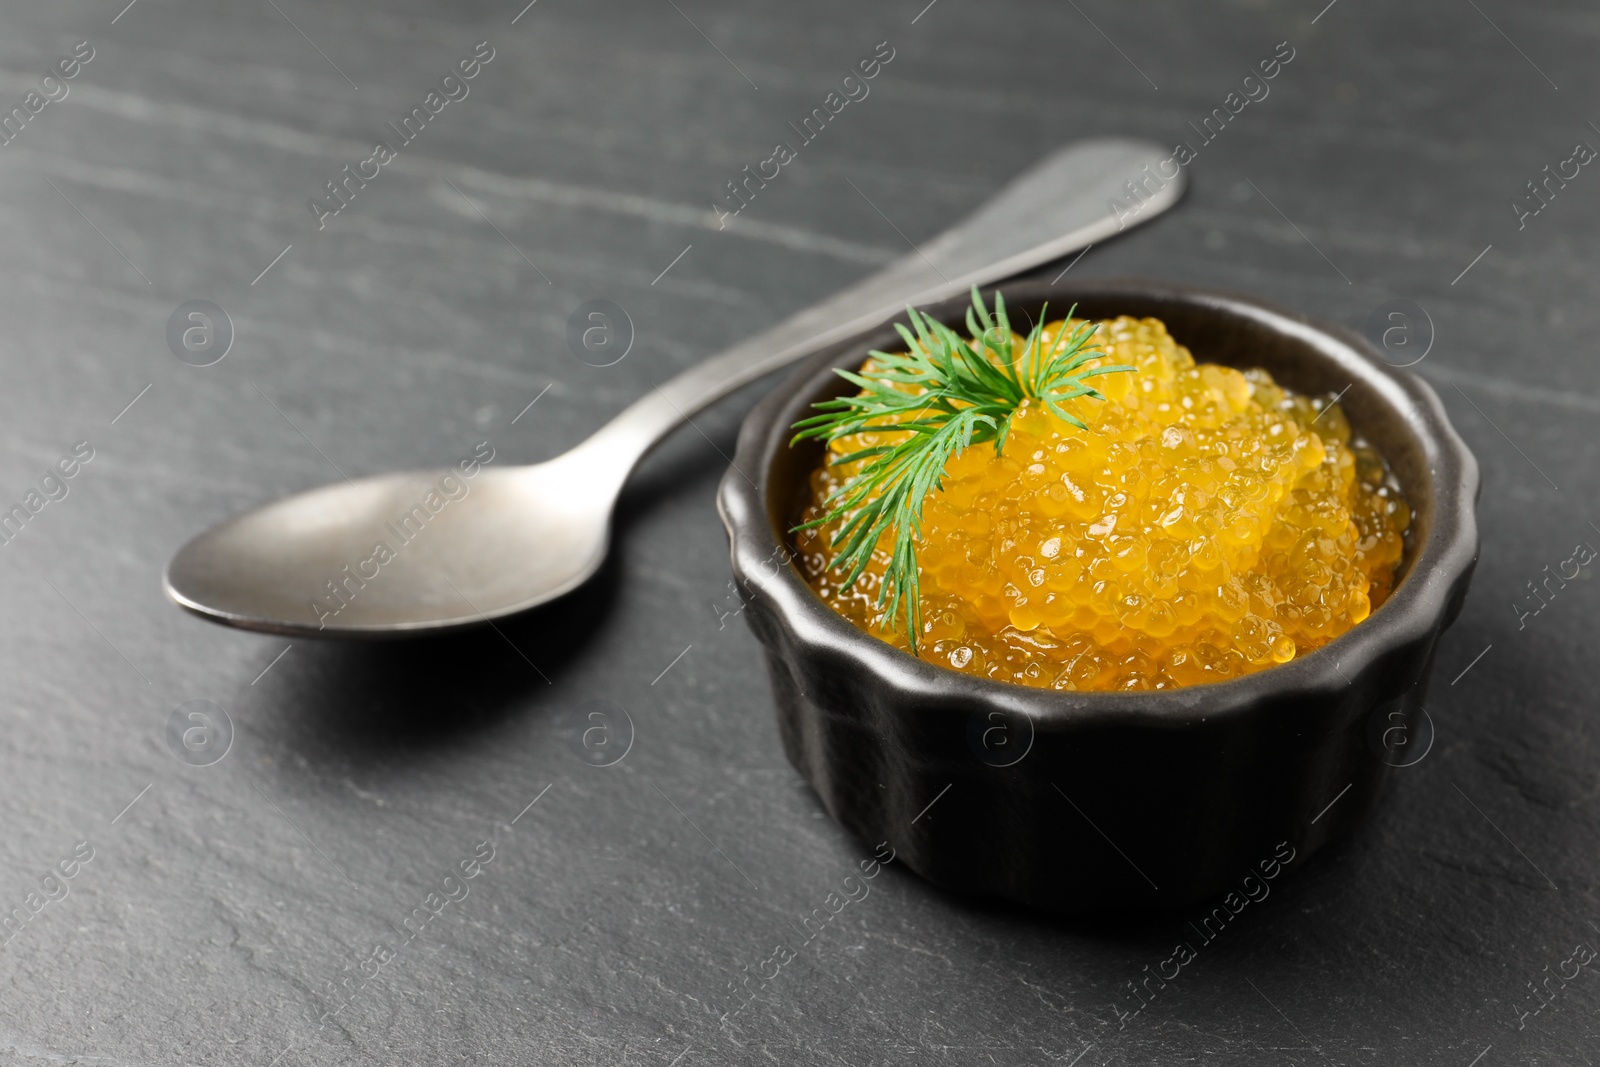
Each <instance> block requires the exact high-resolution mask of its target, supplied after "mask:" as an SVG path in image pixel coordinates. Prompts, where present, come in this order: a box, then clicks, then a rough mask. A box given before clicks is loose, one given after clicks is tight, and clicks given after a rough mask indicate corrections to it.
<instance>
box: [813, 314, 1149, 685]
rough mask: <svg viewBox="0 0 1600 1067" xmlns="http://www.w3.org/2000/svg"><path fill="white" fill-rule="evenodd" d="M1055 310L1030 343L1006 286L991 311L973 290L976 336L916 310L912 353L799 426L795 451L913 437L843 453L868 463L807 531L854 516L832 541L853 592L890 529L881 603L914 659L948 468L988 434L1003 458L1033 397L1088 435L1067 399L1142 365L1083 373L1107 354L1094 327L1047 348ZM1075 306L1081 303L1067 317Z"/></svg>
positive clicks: (880, 362)
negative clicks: (927, 543) (934, 501)
mask: <svg viewBox="0 0 1600 1067" xmlns="http://www.w3.org/2000/svg"><path fill="white" fill-rule="evenodd" d="M1047 307H1048V305H1047ZM1045 310H1046V309H1045V308H1041V309H1040V312H1039V321H1038V324H1037V325H1035V326H1034V327H1033V329H1032V330H1031V331H1029V333H1028V335H1027V337H1026V338H1024V339H1022V340H1020V341H1019V340H1018V338H1017V337H1016V335H1015V334H1013V333H1012V331H1011V322H1010V320H1009V319H1008V318H1007V316H1006V305H1005V300H1004V298H1003V297H1001V295H1000V294H999V293H998V292H997V293H995V297H994V311H993V313H991V312H990V311H989V309H988V308H987V307H985V306H984V303H983V298H982V297H981V296H979V294H978V289H977V286H973V289H972V307H971V308H969V309H968V310H967V319H966V325H967V330H968V332H969V333H970V334H971V335H972V336H971V340H968V339H966V338H963V337H962V336H961V335H960V334H958V333H957V332H956V331H954V330H952V329H951V328H950V327H948V326H945V325H944V324H943V323H940V322H935V321H934V320H933V319H931V318H929V317H928V316H926V315H923V314H919V313H918V312H917V311H916V310H915V309H913V308H909V307H908V308H907V309H906V317H907V318H908V319H909V320H910V322H911V326H912V328H913V329H915V331H916V333H915V334H913V333H912V331H911V330H908V329H907V328H906V327H905V326H904V325H902V324H900V323H896V324H895V329H896V330H897V331H899V333H900V336H901V337H902V338H904V340H905V342H906V347H907V349H908V351H907V352H904V353H898V354H896V353H888V352H876V351H875V352H873V353H872V359H873V362H874V364H875V369H874V370H873V371H872V372H871V373H870V374H858V373H856V372H854V371H848V370H835V372H834V373H836V374H838V375H839V376H840V377H841V378H843V379H845V381H847V382H849V383H850V384H851V385H854V386H856V387H857V388H859V389H860V390H861V392H860V394H858V395H854V396H841V397H838V398H836V399H833V400H823V401H819V402H818V403H816V404H813V405H812V407H814V408H816V410H817V411H818V412H820V414H817V415H812V416H810V417H809V418H805V419H801V420H800V421H799V422H797V423H795V424H794V429H795V430H797V431H798V432H797V433H796V434H795V435H794V438H793V439H792V440H791V441H790V442H789V443H790V445H791V446H792V445H794V444H795V443H797V442H799V441H804V440H807V439H810V438H821V439H824V440H826V441H827V442H828V443H832V442H833V441H836V440H838V439H839V438H841V437H850V436H853V435H855V434H862V433H885V434H895V435H905V436H904V437H903V438H902V439H900V440H898V441H897V442H896V443H894V444H878V445H872V446H870V447H868V448H862V449H858V450H856V451H854V452H850V453H848V454H847V455H842V456H838V457H834V458H833V459H831V461H830V462H832V463H834V464H843V463H854V462H857V461H862V460H865V461H866V462H865V463H863V465H862V467H861V469H860V471H859V472H858V473H857V474H855V475H854V476H853V477H852V478H851V479H850V480H849V481H848V482H846V483H845V484H844V485H842V486H840V487H839V488H838V489H837V490H835V491H834V492H833V493H832V494H831V495H829V497H828V499H827V500H825V501H823V505H824V506H825V507H827V508H828V509H829V510H828V513H827V514H826V515H824V516H823V517H822V518H820V519H816V520H813V521H812V522H808V523H804V524H802V525H800V526H797V527H795V530H796V531H797V532H798V531H800V530H807V529H811V528H813V527H817V526H822V525H824V524H826V523H830V522H833V521H834V520H836V519H839V518H843V519H844V524H843V525H842V526H841V527H840V528H839V531H838V533H836V534H835V535H834V537H833V542H832V547H834V548H835V549H838V552H837V555H836V556H835V557H834V561H833V566H834V567H837V568H840V569H848V571H849V574H848V577H846V578H845V580H844V586H843V587H844V588H849V587H850V586H851V585H852V584H854V583H855V581H856V579H857V578H859V577H860V576H861V574H862V572H863V571H865V570H866V568H867V564H868V563H869V562H870V561H871V559H872V553H873V550H874V549H875V548H876V547H877V545H878V542H879V540H880V539H881V538H882V537H883V535H884V534H885V532H888V533H890V535H891V543H892V556H891V559H890V562H889V565H888V567H887V568H886V569H885V571H884V576H883V588H882V589H881V590H879V592H878V606H879V607H884V606H885V605H887V611H886V613H885V614H886V615H887V616H888V617H889V619H890V620H891V625H896V628H899V626H898V624H897V623H896V621H895V620H896V616H897V615H898V616H899V617H900V618H899V620H898V621H899V622H901V623H903V625H904V633H905V635H906V637H907V639H908V640H909V641H910V644H911V653H912V655H917V654H918V650H917V635H918V634H919V633H920V631H921V626H922V612H921V603H920V600H921V597H920V591H919V587H918V572H917V540H918V537H919V536H920V534H921V531H922V504H923V500H924V499H925V498H926V497H927V495H928V492H929V490H932V489H940V488H942V487H943V486H942V479H943V477H944V472H945V465H946V464H947V463H949V461H950V460H951V459H952V458H954V457H955V456H958V455H960V454H961V453H962V452H964V451H965V450H966V449H967V447H968V446H970V445H972V444H974V443H982V442H985V441H991V440H992V441H993V442H994V450H995V455H997V456H998V455H999V454H1000V450H1001V449H1002V448H1004V447H1005V443H1006V435H1007V434H1008V433H1009V432H1010V429H1011V417H1012V416H1013V415H1014V414H1015V413H1016V411H1017V409H1018V407H1020V406H1021V404H1022V402H1023V401H1024V400H1037V401H1038V402H1040V403H1041V404H1043V405H1044V406H1045V407H1046V408H1047V409H1049V410H1050V411H1051V412H1052V413H1054V414H1055V415H1056V416H1057V417H1059V418H1061V419H1063V420H1065V421H1067V422H1069V423H1071V424H1072V425H1074V426H1076V427H1078V428H1079V429H1083V430H1087V429H1088V427H1087V426H1085V425H1084V423H1083V422H1082V421H1081V420H1080V419H1078V418H1077V417H1076V416H1075V415H1073V414H1072V413H1071V412H1070V411H1068V410H1067V409H1066V408H1064V407H1063V406H1062V405H1063V404H1064V403H1065V402H1066V401H1068V400H1072V399H1074V398H1076V397H1080V396H1090V397H1094V398H1095V399H1097V400H1104V399H1105V397H1104V396H1102V395H1101V394H1100V393H1099V392H1098V391H1097V390H1095V389H1094V388H1092V387H1091V386H1088V385H1085V384H1084V380H1085V379H1087V378H1090V377H1093V376H1094V375H1096V374H1110V373H1112V372H1114V371H1131V370H1133V369H1134V368H1133V367H1129V366H1124V365H1121V364H1117V365H1112V366H1103V367H1094V368H1091V369H1089V370H1084V369H1083V365H1084V364H1085V363H1087V362H1088V361H1089V360H1091V359H1094V358H1095V357H1098V356H1105V355H1106V353H1105V352H1104V351H1102V350H1100V349H1099V348H1096V347H1093V346H1091V345H1090V343H1089V342H1090V339H1091V338H1092V337H1093V336H1094V331H1095V327H1094V324H1093V323H1088V322H1085V323H1081V324H1080V325H1079V326H1078V327H1077V329H1075V330H1073V331H1072V332H1071V334H1070V335H1069V334H1068V331H1067V330H1065V329H1063V330H1062V331H1061V332H1060V333H1059V334H1058V335H1057V336H1056V338H1055V341H1054V343H1053V344H1052V345H1051V346H1050V351H1049V352H1046V351H1044V343H1043V339H1044V324H1045V314H1044V313H1045ZM1075 310H1077V305H1073V308H1072V310H1069V311H1068V312H1067V317H1068V318H1071V317H1072V311H1075ZM974 345H976V346H977V347H976V348H975V347H974ZM1019 349H1020V351H1019ZM896 386H912V387H913V389H911V390H907V389H903V388H896Z"/></svg>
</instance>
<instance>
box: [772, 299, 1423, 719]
mask: <svg viewBox="0 0 1600 1067" xmlns="http://www.w3.org/2000/svg"><path fill="white" fill-rule="evenodd" d="M1077 324H1078V320H1072V321H1070V322H1068V323H1065V324H1063V323H1055V324H1052V325H1050V326H1047V327H1046V328H1045V332H1044V339H1043V340H1044V343H1045V345H1046V346H1047V347H1048V346H1049V345H1050V344H1051V343H1052V342H1053V340H1054V339H1055V337H1056V336H1057V335H1058V333H1059V331H1060V330H1061V329H1063V328H1065V329H1068V330H1070V329H1072V328H1073V327H1075V326H1076V325H1077ZM1096 325H1097V332H1096V336H1095V342H1094V343H1095V344H1096V345H1097V346H1098V347H1099V348H1100V349H1101V350H1103V351H1104V352H1106V353H1107V358H1106V359H1104V360H1103V361H1102V362H1105V363H1116V364H1127V365H1130V366H1132V367H1134V368H1135V370H1134V371H1132V372H1125V373H1113V374H1105V375H1102V376H1100V377H1097V378H1094V379H1093V382H1094V384H1095V387H1096V388H1097V389H1099V391H1100V392H1101V393H1102V394H1103V395H1104V397H1105V399H1104V400H1103V401H1101V400H1096V399H1093V398H1090V397H1082V398H1078V399H1076V400H1072V401H1069V402H1068V405H1067V407H1068V409H1069V410H1070V411H1071V412H1072V413H1073V414H1075V415H1076V416H1077V417H1078V418H1080V419H1082V420H1083V422H1084V423H1085V424H1086V425H1087V426H1088V427H1089V429H1088V431H1084V430H1081V429H1078V428H1077V427H1074V426H1072V425H1071V424H1070V423H1067V422H1066V421H1064V420H1062V419H1060V418H1058V417H1056V416H1055V415H1053V414H1051V413H1050V412H1048V411H1045V410H1043V409H1042V408H1041V407H1039V406H1038V405H1037V404H1034V403H1032V402H1026V401H1025V402H1024V404H1023V406H1022V407H1021V408H1020V409H1018V411H1017V413H1016V415H1015V416H1014V417H1013V419H1012V425H1011V432H1010V436H1009V438H1008V439H1007V441H1006V442H1005V446H1004V450H1003V452H1002V454H1001V455H999V456H998V457H997V456H996V455H995V450H994V446H993V445H992V444H982V445H974V446H972V447H970V448H968V449H967V450H966V451H965V452H964V453H962V454H961V455H959V456H957V457H956V458H954V459H952V460H951V461H950V463H949V464H948V466H947V468H946V473H945V477H944V479H943V488H942V490H935V491H933V492H930V493H929V494H928V496H927V498H926V502H925V505H924V510H923V522H922V529H921V534H920V537H919V539H918V545H917V556H918V563H919V569H920V579H921V605H922V633H921V634H920V635H919V640H918V648H919V651H920V654H921V656H922V657H923V658H924V659H927V660H929V661H931V662H933V663H937V664H940V665H942V666H945V667H948V668H950V669H952V670H956V671H960V672H962V673H964V674H971V675H975V676H979V677H986V678H991V679H994V680H996V681H1002V682H1014V683H1018V684H1021V685H1028V686H1034V687H1038V688H1054V689H1064V690H1080V691H1084V690H1138V689H1164V688H1171V687H1173V686H1181V685H1194V684H1197V683H1201V682H1212V681H1221V680H1224V679H1227V678H1233V677H1237V676H1239V675H1244V674H1250V673H1253V672H1255V671H1259V670H1263V669H1265V668H1267V667H1271V666H1273V665H1274V664H1278V663H1286V662H1288V661H1290V660H1292V659H1293V658H1294V657H1295V656H1297V655H1304V654H1305V653H1306V652H1309V651H1311V650H1312V649H1315V648H1318V647H1320V646H1322V645H1324V644H1327V643H1328V642H1329V641H1331V640H1333V639H1334V638H1335V637H1337V636H1339V635H1340V634H1342V633H1344V632H1345V631H1346V630H1348V629H1350V627H1352V626H1354V625H1356V624H1357V623H1359V622H1361V621H1362V620H1363V619H1365V618H1366V617H1367V616H1368V615H1369V614H1370V613H1371V612H1372V610H1373V609H1374V608H1376V607H1378V606H1379V605H1381V604H1382V603H1383V601H1384V599H1385V598H1386V597H1387V596H1388V595H1389V593H1390V591H1391V588H1392V586H1393V582H1394V573H1395V569H1396V567H1397V565H1398V563H1399V562H1400V558H1401V554H1402V551H1403V548H1404V543H1403V537H1404V533H1405V530H1406V528H1407V526H1408V525H1409V523H1410V519H1411V513H1410V509H1409V508H1408V507H1407V504H1406V502H1405V500H1404V499H1403V498H1402V496H1401V495H1400V491H1399V486H1398V483H1397V482H1396V481H1395V479H1394V478H1393V476H1392V475H1391V474H1390V473H1389V471H1388V469H1387V467H1386V465H1385V463H1384V461H1383V458H1382V457H1381V456H1380V455H1379V454H1378V453H1377V452H1376V451H1374V450H1373V449H1371V448H1369V447H1366V446H1364V445H1363V444H1361V443H1360V442H1359V441H1358V440H1352V437H1351V432H1350V426H1349V423H1348V422H1347V421H1346V419H1345V416H1344V413H1343V412H1342V411H1341V410H1340V408H1339V406H1338V405H1337V404H1336V403H1333V402H1332V401H1331V399H1317V400H1314V399H1312V398H1309V397H1304V396H1298V395H1295V394H1292V393H1289V392H1288V391H1286V390H1284V389H1283V388H1281V387H1279V386H1278V385H1276V384H1275V383H1274V382H1273V381H1272V379H1271V377H1270V376H1268V375H1267V374H1266V373H1265V372H1264V371H1260V370H1251V371H1245V372H1240V371H1237V370H1234V369H1232V368H1229V367H1223V366H1219V365H1216V364H1209V363H1207V364H1196V363H1195V361H1194V359H1193V357H1192V356H1191V355H1190V354H1189V351H1188V349H1186V348H1184V347H1183V346H1182V345H1180V344H1178V343H1177V342H1176V341H1174V340H1173V338H1172V337H1171V336H1170V335H1169V334H1168V333H1167V330H1166V327H1165V326H1164V325H1163V324H1162V323H1161V322H1160V321H1159V320H1157V319H1149V318H1147V319H1133V318H1127V317H1123V318H1117V319H1110V320H1104V321H1101V322H1099V323H1097V324H1096ZM1019 350H1020V348H1019ZM871 370H872V364H871V363H870V362H869V363H868V364H867V365H866V367H864V368H863V370H862V373H863V374H866V375H868V376H870V375H871ZM884 436H886V435H874V434H858V435H855V436H853V437H846V438H840V439H838V440H836V441H833V442H832V443H831V444H830V445H829V449H828V458H829V460H830V462H827V463H825V464H824V465H823V466H821V467H819V468H818V469H817V470H816V471H814V472H813V473H812V476H811V497H810V503H809V504H808V506H807V507H806V509H805V511H804V513H803V514H802V516H801V518H800V521H801V522H802V523H804V522H810V521H813V520H815V519H819V518H821V517H822V516H823V515H826V514H827V513H828V509H827V508H826V507H825V506H824V505H823V501H825V500H826V499H827V497H828V496H829V494H831V493H832V492H833V491H834V490H836V489H837V488H839V487H840V486H841V485H842V484H844V483H845V482H846V481H847V480H848V479H850V478H851V477H852V476H853V475H854V474H855V473H856V471H857V470H858V469H859V466H860V464H859V463H852V464H838V463H834V462H831V460H833V459H834V458H836V457H838V456H841V455H845V454H847V453H849V452H852V451H855V450H857V449H860V448H862V447H865V446H870V445H872V444H874V443H879V442H878V441H877V440H875V438H877V437H884ZM839 521H840V520H836V521H835V522H833V523H829V524H825V525H822V526H819V527H815V528H813V529H809V530H803V531H801V532H800V533H798V534H796V542H795V546H796V548H797V549H798V551H799V554H800V562H801V567H802V571H803V573H804V574H805V576H806V578H807V580H808V581H809V582H810V583H811V586H812V588H813V589H815V590H816V592H817V593H818V595H820V596H821V597H822V598H823V600H824V601H826V602H827V603H828V604H829V605H830V606H831V607H832V608H834V609H835V610H836V611H838V612H840V613H841V614H842V615H844V616H845V617H846V618H848V619H850V620H851V621H852V622H854V623H855V624H856V625H858V626H860V627H862V628H863V629H865V630H867V631H868V632H869V633H871V634H873V635H874V636H876V637H878V638H880V639H882V640H884V641H888V642H889V643H891V644H894V645H896V646H898V647H900V648H909V642H908V641H907V640H906V637H905V636H904V635H903V634H900V633H897V632H895V630H894V628H893V627H892V625H891V622H890V620H888V619H886V618H885V617H884V615H883V612H882V610H881V608H879V607H878V605H877V599H878V594H879V591H880V588H881V586H882V582H883V573H884V568H885V566H886V565H887V564H888V562H889V558H890V557H889V553H888V551H887V547H888V540H887V538H885V539H884V541H883V542H882V543H881V544H880V547H879V549H878V551H877V552H876V553H875V554H874V556H873V559H872V562H871V564H870V565H869V567H868V568H867V570H866V572H865V573H863V574H862V575H861V576H860V577H859V578H858V579H857V580H856V582H855V583H854V584H853V585H851V586H850V587H849V588H840V585H841V584H842V582H843V580H844V578H845V574H843V573H841V572H840V571H839V570H838V569H835V568H833V567H832V566H831V564H832V561H833V556H832V550H831V541H832V537H833V534H834V532H835V531H836V530H837V529H838V526H839Z"/></svg>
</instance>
